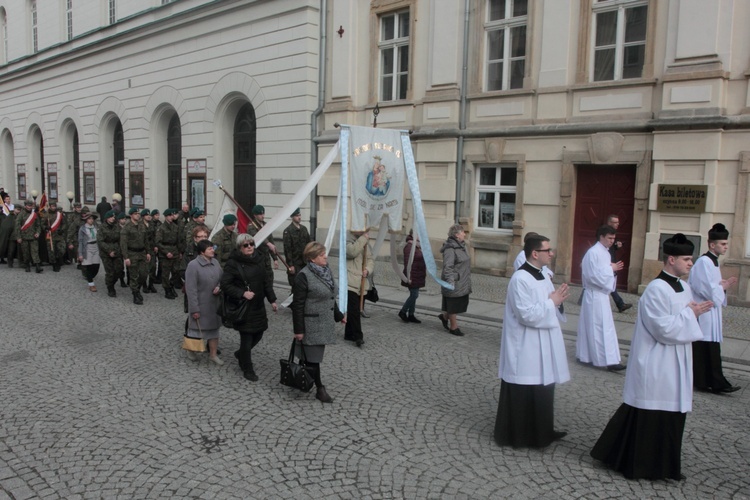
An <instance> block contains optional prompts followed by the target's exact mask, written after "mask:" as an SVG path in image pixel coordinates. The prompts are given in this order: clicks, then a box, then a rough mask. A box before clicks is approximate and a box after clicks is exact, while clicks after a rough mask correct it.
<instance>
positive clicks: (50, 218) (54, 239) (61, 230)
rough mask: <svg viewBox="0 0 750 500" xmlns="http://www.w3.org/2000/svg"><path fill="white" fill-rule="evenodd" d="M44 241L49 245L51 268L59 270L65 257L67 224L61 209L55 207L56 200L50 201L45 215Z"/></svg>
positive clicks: (55, 270)
mask: <svg viewBox="0 0 750 500" xmlns="http://www.w3.org/2000/svg"><path fill="white" fill-rule="evenodd" d="M45 225H46V232H47V238H46V242H47V245H49V262H50V264H52V270H53V271H54V272H56V273H58V272H60V268H61V267H62V264H63V260H64V259H65V235H66V232H67V224H66V221H65V215H63V213H62V209H61V208H60V209H58V208H57V202H55V201H50V202H49V208H48V209H47V217H46V224H45Z"/></svg>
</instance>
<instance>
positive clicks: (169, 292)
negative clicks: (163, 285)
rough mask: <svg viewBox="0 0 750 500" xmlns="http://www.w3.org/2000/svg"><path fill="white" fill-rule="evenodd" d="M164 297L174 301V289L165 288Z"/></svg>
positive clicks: (175, 296) (175, 295)
mask: <svg viewBox="0 0 750 500" xmlns="http://www.w3.org/2000/svg"><path fill="white" fill-rule="evenodd" d="M164 296H165V297H166V298H168V299H169V300H174V299H176V298H177V294H176V293H174V288H167V289H166V290H165V291H164Z"/></svg>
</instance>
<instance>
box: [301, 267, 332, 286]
mask: <svg viewBox="0 0 750 500" xmlns="http://www.w3.org/2000/svg"><path fill="white" fill-rule="evenodd" d="M307 267H309V268H310V271H312V273H313V274H314V275H315V276H317V277H318V278H320V280H321V281H322V282H323V283H325V285H326V286H327V287H328V288H330V289H331V290H333V289H334V288H335V287H336V285H335V284H334V283H333V273H332V272H331V268H330V267H328V266H326V267H323V266H319V265H317V264H316V263H314V262H308V263H307Z"/></svg>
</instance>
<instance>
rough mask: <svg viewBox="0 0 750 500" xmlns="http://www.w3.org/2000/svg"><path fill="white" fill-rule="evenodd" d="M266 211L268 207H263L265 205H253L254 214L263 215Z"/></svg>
mask: <svg viewBox="0 0 750 500" xmlns="http://www.w3.org/2000/svg"><path fill="white" fill-rule="evenodd" d="M265 213H266V209H265V208H264V207H263V205H255V206H254V207H253V214H254V215H262V214H265Z"/></svg>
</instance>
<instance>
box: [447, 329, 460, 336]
mask: <svg viewBox="0 0 750 500" xmlns="http://www.w3.org/2000/svg"><path fill="white" fill-rule="evenodd" d="M448 333H450V334H451V335H455V336H456V337H463V336H464V332H462V331H461V329H460V328H456V329H455V330H450V329H449V330H448Z"/></svg>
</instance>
